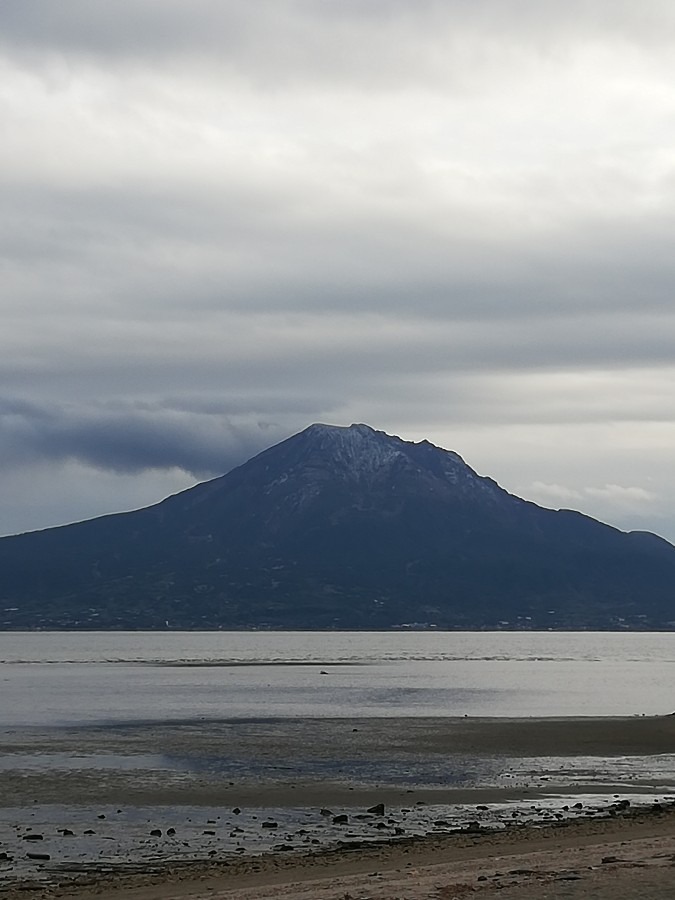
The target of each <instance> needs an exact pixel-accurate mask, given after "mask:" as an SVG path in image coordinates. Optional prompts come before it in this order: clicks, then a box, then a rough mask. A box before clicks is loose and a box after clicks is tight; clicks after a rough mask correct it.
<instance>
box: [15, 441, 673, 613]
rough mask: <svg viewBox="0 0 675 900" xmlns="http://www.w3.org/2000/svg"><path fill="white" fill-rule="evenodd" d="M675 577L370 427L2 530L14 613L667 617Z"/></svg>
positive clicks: (637, 541)
mask: <svg viewBox="0 0 675 900" xmlns="http://www.w3.org/2000/svg"><path fill="white" fill-rule="evenodd" d="M674 584H675V548H674V547H672V546H671V545H670V544H668V543H667V542H666V541H663V540H661V539H660V538H657V537H656V536H654V535H648V534H645V533H630V534H625V533H623V532H620V531H617V530H616V529H614V528H611V527H609V526H607V525H603V524H601V523H599V522H597V521H595V520H593V519H591V518H589V517H587V516H583V515H581V514H580V513H576V512H572V511H553V510H548V509H543V508H541V507H538V506H536V505H535V504H533V503H529V502H527V501H525V500H521V499H520V498H518V497H514V496H512V495H510V494H508V493H507V492H506V491H504V490H503V489H502V488H500V487H499V486H498V485H497V484H496V483H495V482H494V481H492V480H491V479H489V478H484V477H481V476H479V475H477V474H476V473H475V472H474V471H473V470H472V469H471V468H470V467H469V466H467V465H466V463H464V461H463V460H462V458H461V457H460V456H458V455H457V454H456V453H453V452H450V451H446V450H442V449H440V448H438V447H435V446H433V445H432V444H430V443H428V442H427V441H422V442H421V443H417V444H415V443H410V442H407V441H403V440H401V439H400V438H397V437H391V436H389V435H386V434H384V433H383V432H377V431H374V430H373V429H372V428H370V427H369V426H367V425H352V426H351V427H349V428H338V427H335V426H327V425H312V426H310V427H309V428H307V429H306V430H305V431H303V432H300V433H299V434H297V435H294V436H293V437H291V438H289V439H288V440H286V441H283V442H282V443H280V444H278V445H276V446H274V447H271V448H269V449H268V450H266V451H264V452H263V453H261V454H259V455H258V456H256V457H254V458H253V459H251V460H249V461H248V462H247V463H245V464H244V465H242V466H240V467H239V468H237V469H234V470H233V471H231V472H229V473H228V474H227V475H224V476H222V477H220V478H216V479H215V480H213V481H210V482H207V483H205V484H200V485H197V486H196V487H194V488H192V489H190V490H188V491H184V492H182V493H180V494H177V495H175V496H173V497H169V498H168V499H167V500H164V501H163V502H162V503H159V504H157V505H155V506H152V507H148V508H147V509H143V510H138V511H136V512H131V513H124V514H119V515H113V516H105V517H102V518H100V519H94V520H92V521H89V522H81V523H78V524H75V525H70V526H64V527H62V528H54V529H49V530H46V531H42V532H32V533H28V534H24V535H18V536H15V537H8V538H3V539H1V540H0V627H4V628H8V627H34V626H36V625H39V626H41V627H104V628H109V627H112V628H154V627H163V626H164V625H165V623H166V622H168V623H169V624H170V626H171V627H184V628H193V627H209V628H210V627H225V628H237V627H247V626H256V627H265V626H269V627H286V628H335V627H341V628H374V627H390V626H395V625H401V624H404V623H411V622H416V623H430V624H435V625H438V626H439V627H465V628H471V627H496V626H500V623H508V627H596V628H606V627H617V626H621V625H622V624H623V623H625V622H627V623H628V624H629V625H632V626H635V627H668V623H670V622H671V621H672V620H675V611H674V609H673V607H674V602H673V601H674V599H675V591H674V590H673V585H674ZM3 608H4V612H3V611H2V610H3ZM502 627H503V626H502Z"/></svg>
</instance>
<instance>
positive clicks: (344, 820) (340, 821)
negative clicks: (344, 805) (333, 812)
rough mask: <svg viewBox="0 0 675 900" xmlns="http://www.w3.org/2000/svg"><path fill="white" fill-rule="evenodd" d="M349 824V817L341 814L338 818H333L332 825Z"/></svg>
mask: <svg viewBox="0 0 675 900" xmlns="http://www.w3.org/2000/svg"><path fill="white" fill-rule="evenodd" d="M347 822H349V816H346V815H345V814H344V813H341V814H340V815H339V816H333V825H345V824H346V823H347Z"/></svg>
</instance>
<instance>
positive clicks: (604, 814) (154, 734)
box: [0, 716, 675, 900]
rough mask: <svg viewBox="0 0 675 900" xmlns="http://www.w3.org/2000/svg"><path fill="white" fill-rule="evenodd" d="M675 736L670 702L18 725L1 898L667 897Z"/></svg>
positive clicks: (4, 750)
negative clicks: (657, 707)
mask: <svg viewBox="0 0 675 900" xmlns="http://www.w3.org/2000/svg"><path fill="white" fill-rule="evenodd" d="M673 753H675V716H666V717H649V718H646V717H636V718H631V719H545V720H534V719H525V720H511V719H503V720H482V719H360V720H350V721H346V720H344V719H340V720H337V719H320V720H317V719H294V720H291V719H278V720H264V721H263V720H260V721H242V720H238V721H234V720H232V721H226V722H220V721H218V722H214V721H204V720H201V721H189V722H182V723H181V722H179V723H144V724H142V725H138V724H134V725H128V726H120V725H115V726H114V727H96V728H70V729H69V728H63V729H49V730H39V729H21V730H15V731H13V732H5V733H4V734H2V736H1V739H0V764H1V765H0V835H1V836H0V897H4V896H6V897H8V898H9V897H14V896H22V897H25V898H32V897H46V896H63V897H69V896H72V897H81V898H88V897H93V896H97V897H100V898H105V897H108V896H109V897H110V898H113V897H127V896H128V897H136V898H137V900H152V898H159V897H167V898H169V897H175V898H194V900H197V898H201V897H205V896H209V897H219V896H223V897H228V898H231V900H252V898H253V897H256V898H257V897H260V898H265V897H270V898H271V897H272V896H273V895H274V896H277V897H279V898H288V900H295V898H298V900H299V898H303V900H313V898H315V897H316V898H317V900H318V898H321V900H332V898H335V900H358V898H373V900H375V898H382V900H384V898H388V900H390V898H403V897H405V898H407V900H426V898H432V897H433V898H434V900H451V898H452V897H455V896H457V897H460V896H464V895H465V894H468V893H474V892H475V893H477V894H478V895H479V896H480V894H481V893H482V894H485V895H488V894H489V893H490V892H496V891H499V895H500V896H501V897H505V898H511V897H513V898H516V897H522V898H528V897H530V896H531V897H535V896H536V897H547V896H551V897H561V898H562V897H570V898H574V897H586V896H588V897H599V898H600V897H603V896H605V894H603V893H602V891H605V889H606V890H607V891H608V893H607V894H606V896H607V897H609V891H610V889H611V885H612V884H614V887H613V891H614V894H613V900H614V897H615V896H616V891H617V883H618V880H617V879H619V880H620V883H621V885H622V888H621V892H620V894H619V895H620V896H623V897H631V896H640V897H654V898H657V897H659V898H660V897H666V896H668V897H669V898H670V897H672V896H673V895H674V894H675V891H673V890H672V888H671V887H669V888H668V890H669V892H668V893H658V891H660V890H661V889H662V888H661V887H660V886H659V885H661V884H662V882H663V883H664V884H665V882H666V881H667V882H668V885H669V886H670V885H672V884H673V881H674V880H675V879H673V878H672V877H671V876H672V875H673V874H675V869H672V868H669V866H670V865H671V863H672V861H673V859H675V845H674V843H673V841H674V835H675V825H674V823H675V814H674V813H673V809H672V804H673V802H674V801H675V793H673V791H675V761H674V760H673V757H672V756H671V755H672V754H673ZM3 760H4V763H3ZM575 800H576V801H577V803H576V804H575ZM655 800H657V801H658V802H659V806H658V807H654V806H653V802H654V801H655ZM380 803H381V804H383V805H384V807H385V810H384V812H383V813H379V812H368V808H369V807H374V806H375V805H377V804H380ZM636 804H637V805H639V804H648V805H649V809H644V810H637V811H636ZM237 810H238V811H237ZM341 817H343V818H344V821H339V820H340V819H341ZM336 820H337V821H336ZM64 830H65V831H67V832H72V834H64ZM171 830H173V831H174V833H173V834H170V831H171ZM153 832H155V833H154V834H153ZM156 832H159V834H157V833H156ZM31 834H32V835H33V838H31V837H30V835H31ZM38 834H39V835H41V836H40V837H36V835H38ZM3 852H4V853H5V854H6V855H7V858H6V859H4V860H3V859H2V853H3ZM29 853H32V855H33V856H38V857H39V856H40V855H42V856H43V857H47V856H48V857H49V859H44V858H43V859H39V858H38V859H32V860H31V859H28V854H29ZM603 857H605V858H609V857H617V860H615V861H610V860H609V859H606V861H605V862H604V863H603V862H602V859H603ZM589 867H590V868H589ZM515 870H522V871H521V873H520V874H514V871H515ZM525 870H527V873H526V872H525ZM572 870H574V872H572ZM566 872H567V874H568V875H569V877H563V876H564V875H565V873H566ZM376 873H377V874H376ZM497 873H501V874H497ZM636 873H638V874H639V875H640V877H639V878H638V875H637V874H636ZM572 875H574V877H572ZM631 879H633V880H635V882H636V884H638V883H639V884H640V885H641V890H643V889H644V890H643V892H642V893H639V894H638V893H635V894H631V893H629V892H628V891H629V887H630V882H631ZM650 879H651V882H653V883H654V886H653V888H651V887H650V888H649V890H652V891H653V892H652V893H651V894H650V893H648V892H645V891H646V888H645V885H647V882H648V881H649V880H650ZM512 882H513V883H512ZM651 882H650V883H651ZM19 887H21V888H22V889H21V890H20V891H19V890H18V889H19ZM630 890H632V888H630ZM664 890H665V888H664ZM580 891H581V893H580ZM583 891H586V893H583ZM528 892H529V893H528ZM547 892H548V893H547Z"/></svg>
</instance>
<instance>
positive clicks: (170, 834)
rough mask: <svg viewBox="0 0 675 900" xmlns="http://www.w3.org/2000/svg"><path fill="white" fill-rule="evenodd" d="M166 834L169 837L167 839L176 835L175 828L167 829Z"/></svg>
mask: <svg viewBox="0 0 675 900" xmlns="http://www.w3.org/2000/svg"><path fill="white" fill-rule="evenodd" d="M166 833H167V834H168V835H169V837H173V835H174V834H175V833H176V829H175V828H167V829H166Z"/></svg>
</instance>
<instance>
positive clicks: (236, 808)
mask: <svg viewBox="0 0 675 900" xmlns="http://www.w3.org/2000/svg"><path fill="white" fill-rule="evenodd" d="M232 812H233V813H234V814H235V816H238V815H239V814H240V813H241V810H240V809H239V807H238V806H235V808H234V809H233V810H232Z"/></svg>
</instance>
